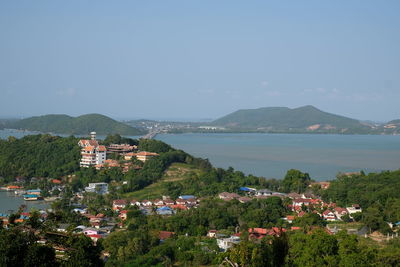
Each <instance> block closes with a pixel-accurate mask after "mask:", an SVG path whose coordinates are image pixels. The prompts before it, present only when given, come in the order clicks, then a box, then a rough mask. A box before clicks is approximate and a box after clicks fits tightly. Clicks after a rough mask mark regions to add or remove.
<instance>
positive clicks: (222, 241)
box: [217, 236, 240, 251]
mask: <svg viewBox="0 0 400 267" xmlns="http://www.w3.org/2000/svg"><path fill="white" fill-rule="evenodd" d="M239 243H240V237H238V236H231V237H228V238H218V239H217V245H218V247H219V248H220V249H221V250H222V251H227V250H228V249H229V248H231V247H233V246H234V245H236V244H239Z"/></svg>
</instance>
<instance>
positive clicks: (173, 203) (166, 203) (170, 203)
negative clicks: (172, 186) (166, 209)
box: [163, 199, 175, 206]
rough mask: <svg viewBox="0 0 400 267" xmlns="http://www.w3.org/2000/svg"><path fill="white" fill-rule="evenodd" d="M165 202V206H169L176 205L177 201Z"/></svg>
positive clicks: (167, 200) (165, 200) (168, 200)
mask: <svg viewBox="0 0 400 267" xmlns="http://www.w3.org/2000/svg"><path fill="white" fill-rule="evenodd" d="M163 201H164V204H165V205H167V206H170V205H175V201H173V200H171V199H164V200H163Z"/></svg>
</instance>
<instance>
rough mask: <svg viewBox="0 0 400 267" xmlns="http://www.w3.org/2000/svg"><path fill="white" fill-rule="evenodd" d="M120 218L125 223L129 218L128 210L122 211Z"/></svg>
mask: <svg viewBox="0 0 400 267" xmlns="http://www.w3.org/2000/svg"><path fill="white" fill-rule="evenodd" d="M118 217H119V218H120V219H121V220H123V221H125V220H126V219H127V218H128V211H127V210H121V212H120V213H119V215H118Z"/></svg>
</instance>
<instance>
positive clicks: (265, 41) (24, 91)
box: [0, 0, 400, 121]
mask: <svg viewBox="0 0 400 267" xmlns="http://www.w3.org/2000/svg"><path fill="white" fill-rule="evenodd" d="M399 13H400V1H398V0H394V1H389V0H382V1H376V0H371V1H369V0H359V1H357V0H352V1H348V0H343V1H339V0H338V1H319V0H318V1H317V0H316V1H311V0H310V1H307V0H304V1H278V0H277V1H266V0H262V1H256V0H254V1H235V0H218V1H215V0H201V1H186V0H181V1H175V0H168V1H165V0H160V1H152V0H146V1H134V0H127V1H123V0H119V1H100V0H99V1H85V0H69V1H61V0H49V1H45V0H40V1H34V0H30V1H24V0H20V1H14V0H3V1H1V2H0V117H8V116H11V117H28V116H36V115H44V114H68V115H72V116H78V115H82V114H87V113H101V114H104V115H107V116H111V117H113V118H116V119H130V118H147V119H182V120H195V119H196V120H199V119H214V118H218V117H221V116H223V115H226V114H228V113H230V112H233V111H236V110H238V109H250V108H259V107H271V106H274V107H275V106H287V107H291V108H295V107H299V106H304V105H314V106H316V107H317V108H319V109H321V110H324V111H327V112H331V113H335V114H340V115H344V116H348V117H352V118H356V119H361V120H374V121H388V120H392V119H398V118H400V105H399V103H400V49H399V48H400V16H399V15H398V14H399Z"/></svg>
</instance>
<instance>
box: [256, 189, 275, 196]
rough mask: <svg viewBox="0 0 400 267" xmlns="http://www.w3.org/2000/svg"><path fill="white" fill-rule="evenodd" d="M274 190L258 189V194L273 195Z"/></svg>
mask: <svg viewBox="0 0 400 267" xmlns="http://www.w3.org/2000/svg"><path fill="white" fill-rule="evenodd" d="M271 195H272V191H271V190H268V189H259V190H257V191H256V196H271Z"/></svg>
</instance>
